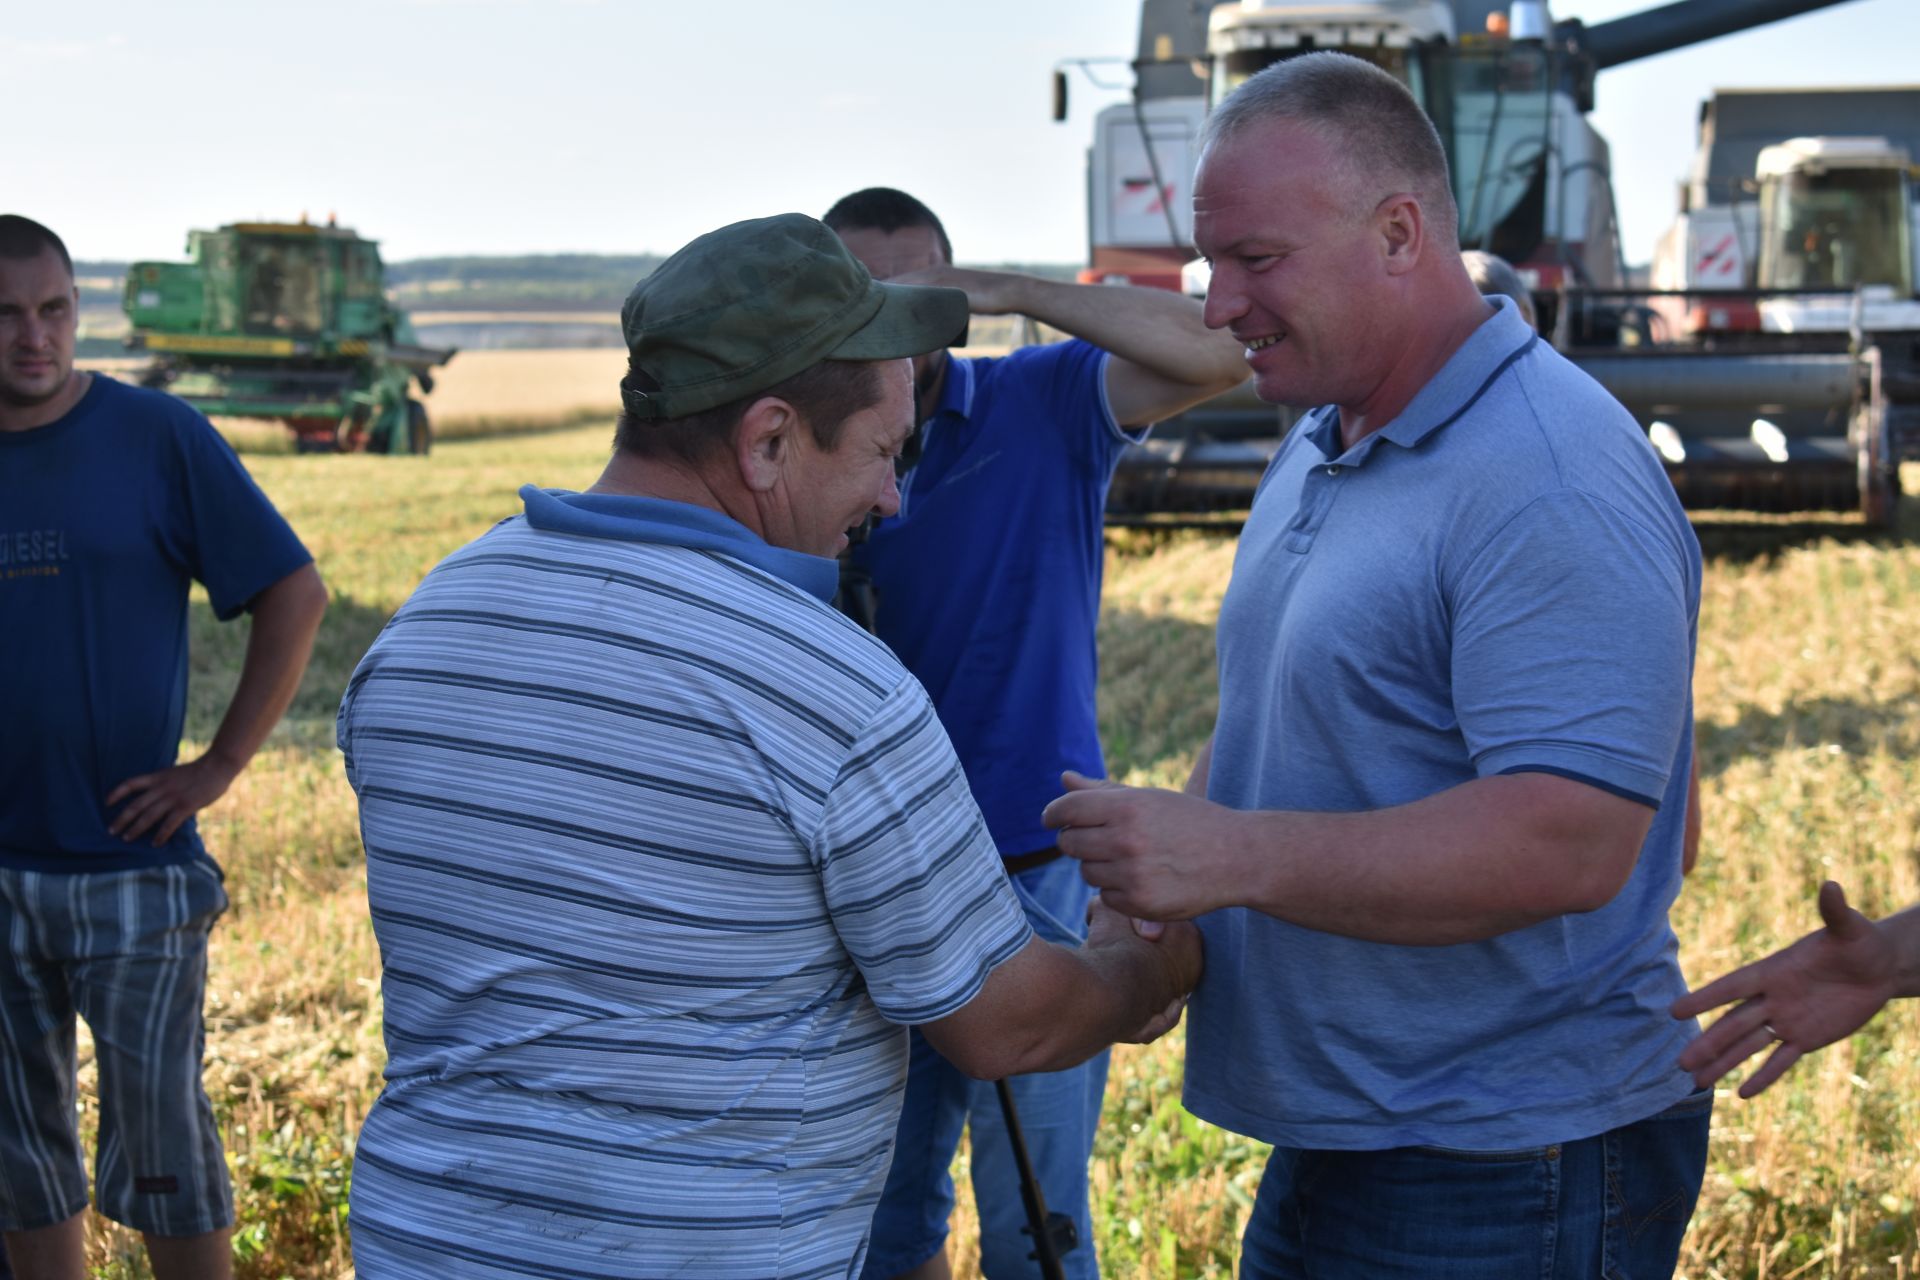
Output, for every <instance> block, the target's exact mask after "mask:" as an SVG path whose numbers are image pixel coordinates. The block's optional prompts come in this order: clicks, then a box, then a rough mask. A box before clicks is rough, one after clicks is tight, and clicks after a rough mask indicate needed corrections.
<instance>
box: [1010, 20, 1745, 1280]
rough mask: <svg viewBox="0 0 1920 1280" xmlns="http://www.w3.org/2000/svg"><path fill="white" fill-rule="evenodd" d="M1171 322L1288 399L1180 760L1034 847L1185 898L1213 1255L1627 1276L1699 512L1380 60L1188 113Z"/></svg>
mask: <svg viewBox="0 0 1920 1280" xmlns="http://www.w3.org/2000/svg"><path fill="white" fill-rule="evenodd" d="M1194 210H1195V232H1194V238H1195V242H1196V243H1197V244H1198V246H1199V247H1200V249H1201V251H1202V252H1203V253H1204V254H1206V255H1207V257H1208V259H1209V260H1210V261H1211V263H1212V266H1213V277H1212V284H1211V287H1210V289H1209V292H1208V296H1207V322H1208V323H1209V324H1211V325H1214V326H1216V327H1225V328H1228V329H1230V330H1231V331H1232V332H1233V333H1234V334H1235V336H1237V337H1239V338H1240V339H1241V340H1242V342H1243V343H1244V344H1245V346H1246V349H1247V355H1246V358H1247V362H1248V364H1249V365H1250V366H1251V367H1252V369H1253V375H1254V380H1255V385H1256V387H1257V388H1258V390H1259V392H1260V394H1261V395H1262V396H1263V397H1264V398H1266V399H1268V400H1273V401H1279V402H1283V403H1289V404H1294V405H1299V406H1308V405H1319V406H1323V407H1322V408H1320V409H1318V410H1316V411H1315V412H1313V413H1312V414H1310V415H1309V416H1308V417H1307V418H1306V419H1305V420H1304V421H1303V422H1302V423H1301V424H1300V426H1299V427H1298V428H1297V429H1296V430H1295V431H1294V433H1293V434H1292V435H1291V436H1290V437H1289V438H1288V440H1287V441H1286V443H1285V444H1284V446H1283V447H1282V449H1281V451H1280V453H1279V455H1278V456H1277V457H1276V458H1275V460H1274V463H1273V466H1272V468H1271V470H1270V471H1269V472H1268V474H1267V476H1266V477H1265V480H1264V481H1263V484H1262V486H1261V489H1260V492H1259V495H1258V496H1257V498H1256V499H1255V502H1254V507H1253V512H1252V515H1251V517H1250V519H1249V520H1248V523H1247V526H1246V531H1245V533H1244V534H1243V535H1242V538H1241V542H1240V547H1239V553H1238V557H1237V559H1236V561H1235V564H1234V573H1233V581H1232V584H1231V586H1230V588H1229V589H1228V592H1227V597H1226V601H1225V603H1224V604H1223V606H1222V608H1221V614H1220V624H1219V676H1220V712H1219V719H1218V721H1217V724H1216V726H1215V730H1214V734H1213V739H1212V741H1211V743H1210V744H1209V746H1208V747H1207V748H1206V749H1205V750H1203V752H1202V753H1201V756H1200V759H1199V762H1198V765H1197V767H1196V769H1195V771H1194V774H1193V777H1192V779H1191V781H1190V782H1189V784H1188V787H1187V793H1186V794H1181V793H1176V792H1165V791H1151V790H1141V789H1133V788H1123V787H1108V786H1105V785H1104V784H1101V783H1096V782H1092V781H1090V780H1087V779H1080V778H1075V777H1073V776H1072V775H1069V794H1068V795H1066V796H1063V797H1062V798H1060V799H1059V800H1057V801H1055V802H1054V803H1053V804H1052V805H1051V806H1050V807H1049V809H1048V815H1047V816H1048V821H1049V823H1050V824H1051V825H1053V826H1056V827H1063V828H1068V829H1067V830H1064V831H1063V832H1062V835H1061V841H1060V845H1061V848H1062V849H1063V850H1064V851H1065V852H1066V853H1068V854H1070V855H1071V856H1073V857H1075V858H1078V859H1081V861H1082V866H1083V870H1084V872H1085V874H1086V876H1087V879H1088V880H1089V881H1090V882H1092V883H1093V884H1094V885H1096V886H1098V887H1099V888H1100V889H1101V890H1102V893H1103V896H1104V897H1105V898H1106V900H1107V901H1108V902H1110V903H1112V904H1113V905H1114V906H1115V907H1117V908H1118V909H1120V910H1123V911H1127V912H1130V913H1132V914H1134V915H1136V916H1141V917H1147V918H1152V919H1157V920H1180V919H1186V918H1190V917H1196V916H1197V917H1201V918H1202V919H1201V926H1202V932H1203V934H1204V935H1205V937H1206V941H1207V950H1208V955H1209V957H1210V960H1211V964H1210V967H1209V976H1208V978H1207V979H1206V980H1205V981H1204V982H1202V984H1201V986H1200V988H1199V990H1198V991H1197V992H1196V993H1195V996H1194V1000H1193V1005H1192V1010H1193V1012H1192V1021H1191V1025H1190V1030H1189V1033H1188V1064H1187V1079H1186V1103H1187V1105H1188V1107H1189V1108H1191V1109H1192V1110H1193V1111H1194V1112H1195V1113H1196V1114H1198V1115H1200V1116H1202V1117H1204V1118H1206V1119H1209V1120H1212V1121H1215V1122H1217V1123H1219V1124H1222V1125H1225V1126H1227V1127H1229V1128H1233V1129H1236V1130H1239V1131H1241V1132H1244V1133H1247V1134H1251V1135H1253V1136H1255V1137H1258V1138H1262V1139H1265V1140H1266V1141H1269V1142H1271V1143H1273V1144H1274V1146H1275V1151H1274V1154H1273V1157H1272V1159H1271V1161H1270V1163H1269V1165H1268V1168H1267V1174H1266V1177H1265V1179H1264V1181H1263V1183H1262V1185H1261V1190H1260V1195H1259V1200H1258V1202H1257V1204H1256V1206H1255V1210H1254V1213H1253V1216H1252V1218H1251V1220H1250V1222H1249V1224H1248V1228H1247V1234H1246V1238H1245V1242H1244V1251H1243V1258H1242V1264H1241V1274H1242V1275H1244V1276H1289V1277H1294V1276H1311V1277H1314V1278H1315V1280H1327V1278H1329V1277H1338V1278H1342V1280H1344V1278H1346V1277H1380V1276H1407V1277H1415V1276H1417V1277H1421V1280H1433V1278H1434V1277H1454V1276H1459V1277H1473V1278H1474V1280H1488V1278H1489V1277H1508V1276H1512V1277H1520V1276H1528V1277H1538V1276H1542V1275H1553V1276H1582V1277H1587V1276H1592V1277H1598V1276H1602V1275H1607V1276H1615V1275H1620V1276H1632V1277H1635V1278H1636V1280H1639V1278H1641V1277H1648V1276H1664V1275H1667V1274H1669V1272H1670V1271H1671V1270H1672V1267H1673V1264H1674V1260H1675V1257H1676V1255H1677V1252H1678V1249H1679V1244H1680V1239H1681V1236H1682V1233H1683V1232H1684V1230H1685V1226H1686V1222H1687V1219H1688V1217H1689V1216H1690V1214H1691V1211H1692V1206H1693V1203H1694V1200H1695V1197H1696V1196H1697V1194H1698V1189H1699V1185H1700V1178H1701V1175H1702V1172H1703V1169H1704V1163H1705V1157H1706V1141H1707V1126H1708V1114H1709V1109H1710V1095H1708V1094H1706V1093H1696V1092H1695V1090H1694V1086H1693V1084H1692V1082H1691V1081H1690V1080H1689V1079H1688V1077H1687V1076H1686V1075H1685V1074H1684V1073H1682V1072H1681V1071H1679V1070H1678V1069H1677V1067H1676V1065H1675V1058H1676V1056H1677V1054H1678V1053H1679V1051H1680V1050H1681V1049H1682V1048H1683V1047H1684V1045H1685V1044H1686V1042H1687V1041H1688V1040H1689V1039H1690V1038H1691V1037H1692V1035H1694V1034H1695V1030H1694V1028H1693V1027H1692V1026H1691V1025H1682V1024H1677V1023H1675V1022H1674V1021H1673V1020H1671V1019H1670V1018H1668V1017H1667V1016H1666V1012H1665V1010H1666V1006H1667V1005H1668V1004H1669V1003H1670V1002H1671V1001H1672V1000H1673V999H1674V998H1675V997H1676V996H1677V995H1678V994H1679V993H1680V992H1681V991H1683V990H1684V982H1683V981H1682V979H1681V976H1680V972H1679V968H1678V965H1677V964H1676V961H1675V950H1676V948H1675V941H1674V937H1673V934H1672V931H1671V930H1670V928H1669V926H1668V924H1667V908H1668V905H1669V904H1670V903H1671V902H1672V900H1673V898H1674V896H1675V894H1676V893H1677V891H1678V889H1679V884H1680V874H1681V869H1680V863H1681V853H1680V850H1681V843H1680V842H1681V826H1682V821H1683V813H1684V810H1685V803H1684V801H1685V795H1686V785H1687V773H1688V757H1689V752H1690V745H1691V733H1690V725H1689V699H1688V685H1689V678H1690V674H1691V666H1692V651H1693V633H1694V623H1695V618H1696V614H1697V610H1698V602H1699V590H1700V558H1699V547H1698V543H1697V541H1696V540H1695V538H1694V537H1693V534H1692V531H1691V529H1690V528H1689V526H1688V524H1687V522H1686V519H1685V517H1684V515H1683V513H1682V512H1681V510H1680V509H1679V506H1678V504H1677V503H1676V501H1675V499H1674V495H1673V491H1672V489H1671V487H1670V486H1669V485H1668V484H1667V482H1666V480H1665V477H1664V476H1663V474H1662V472H1661V468H1660V465H1659V463H1658V461H1657V460H1656V459H1655V457H1654V455H1653V453H1652V451H1651V449H1650V448H1649V447H1648V445H1647V442H1646V440H1645V438H1644V436H1643V435H1642V434H1641V433H1640V432H1639V430H1638V429H1637V427H1636V426H1635V424H1634V421H1633V419H1632V418H1631V417H1630V416H1628V415H1627V413H1626V412H1625V411H1624V410H1622V409H1621V408H1620V407H1619V406H1618V405H1617V404H1616V403H1614V402H1613V401H1612V400H1611V399H1609V398H1608V396H1607V395H1606V393H1605V392H1604V391H1603V390H1602V389H1601V388H1600V387H1599V386H1597V385H1596V384H1594V383H1593V382H1592V381H1590V380H1589V379H1588V378H1586V377H1585V376H1584V375H1582V374H1581V373H1580V372H1579V371H1577V370H1576V369H1574V368H1573V367H1572V366H1571V365H1569V364H1568V363H1567V362H1566V361H1564V360H1562V359H1561V358H1560V357H1559V356H1558V355H1556V354H1555V353H1554V352H1553V351H1552V350H1551V349H1549V348H1548V347H1547V346H1546V345H1545V344H1544V343H1542V342H1541V341H1540V340H1539V339H1538V338H1537V337H1536V336H1535V335H1534V333H1533V331H1532V330H1531V329H1530V328H1529V327H1528V326H1527V325H1526V323H1525V322H1524V321H1523V320H1522V319H1521V317H1520V316H1519V315H1518V314H1517V313H1516V311H1515V310H1514V308H1513V306H1512V304H1511V302H1510V301H1508V300H1505V299H1500V300H1494V301H1492V302H1489V300H1487V299H1483V298H1482V297H1480V295H1479V294H1478V292H1477V291H1476V290H1475V288H1474V285H1473V283H1472V281H1471V280H1470V279H1469V278H1468V276H1467V273H1466V271H1465V270H1464V268H1463V267H1462V265H1461V261H1460V253H1459V250H1458V248H1457V235H1456V226H1455V218H1456V214H1455V210H1454V208H1453V204H1452V198H1451V194H1450V188H1449V184H1448V180H1447V172H1446V161H1445V157H1444V154H1443V152H1442V150H1441V147H1440V142H1439V139H1438V137H1437V136H1436V135H1435V133H1434V130H1433V127H1432V125H1431V124H1430V123H1428V121H1427V120H1426V117H1425V116H1424V115H1423V114H1422V113H1421V112H1420V110H1419V107H1418V106H1417V105H1416V103H1415V102H1414V100H1413V98H1412V97H1411V95H1409V94H1408V93H1407V92H1406V90H1405V89H1404V88H1403V87H1402V86H1401V85H1400V84H1399V83H1398V82H1397V81H1395V80H1394V79H1393V78H1392V77H1390V76H1388V75H1386V74H1385V73H1383V72H1380V71H1378V70H1377V69H1375V68H1373V67H1371V66H1370V65H1368V64H1365V63H1363V62H1360V61H1359V60H1357V59H1353V58H1349V57H1345V56H1343V55H1336V54H1311V55H1306V56H1302V57H1299V58H1295V59H1292V60H1289V61H1287V62H1284V63H1282V64H1280V65H1278V66H1276V67H1274V68H1272V69H1270V70H1269V71H1266V72H1263V73H1261V74H1260V75H1259V76H1256V77H1254V78H1253V79H1251V80H1249V81H1248V82H1247V83H1246V84H1245V85H1243V86H1242V87H1241V88H1240V89H1239V90H1238V91H1236V93H1235V94H1234V95H1233V96H1232V97H1231V98H1229V99H1228V100H1227V102H1226V103H1225V104H1223V105H1222V107H1221V108H1220V109H1219V110H1218V111H1217V112H1216V114H1215V116H1214V117H1213V119H1212V120H1211V122H1210V123H1209V125H1208V129H1207V133H1206V136H1205V138H1204V140H1203V150H1202V158H1201V161H1200V168H1199V174H1198V177H1197V179H1196V182H1195V190H1194Z"/></svg>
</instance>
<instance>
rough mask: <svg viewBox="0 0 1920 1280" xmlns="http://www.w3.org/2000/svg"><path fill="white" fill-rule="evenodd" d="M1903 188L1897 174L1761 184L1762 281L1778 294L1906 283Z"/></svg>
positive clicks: (1853, 173)
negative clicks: (1766, 234) (1765, 231)
mask: <svg viewBox="0 0 1920 1280" xmlns="http://www.w3.org/2000/svg"><path fill="white" fill-rule="evenodd" d="M1905 194H1906V193H1905V190H1904V187H1903V179H1902V175H1901V174H1900V172H1899V171H1898V170H1896V169H1853V170H1847V169H1835V170H1829V171H1828V172H1826V173H1818V174H1813V173H1795V174H1789V175H1786V176H1784V177H1781V178H1779V179H1777V180H1773V181H1770V182H1768V183H1767V186H1766V188H1765V192H1764V195H1763V202H1764V211H1763V216H1764V217H1765V225H1766V226H1767V227H1768V228H1770V229H1771V231H1772V235H1771V237H1770V242H1769V243H1768V245H1767V246H1766V249H1767V250H1768V252H1767V253H1766V255H1765V257H1766V260H1765V261H1763V262H1762V264H1761V282H1762V284H1763V285H1764V286H1765V287H1768V288H1777V289H1824V288H1834V289H1852V288H1854V287H1855V286H1857V285H1863V284H1885V285H1894V286H1896V287H1897V288H1899V289H1901V290H1902V291H1903V292H1904V291H1905V290H1906V289H1907V287H1908V284H1909V278H1910V277H1909V270H1910V268H1909V266H1908V256H1909V253H1910V249H1909V248H1908V241H1907V235H1906V214H1905Z"/></svg>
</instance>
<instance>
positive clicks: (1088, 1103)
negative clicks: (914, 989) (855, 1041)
mask: <svg viewBox="0 0 1920 1280" xmlns="http://www.w3.org/2000/svg"><path fill="white" fill-rule="evenodd" d="M1013 887H1014V892H1015V894H1017V895H1018V896H1019V898H1020V904H1021V906H1022V907H1024V908H1025V909H1026V913H1027V919H1028V920H1029V921H1031V922H1032V924H1033V927H1034V931H1035V932H1036V933H1038V934H1039V935H1040V936H1041V937H1043V938H1045V939H1047V940H1048V941H1050V942H1060V943H1065V944H1067V945H1069V946H1071V945H1076V944H1077V943H1078V942H1079V941H1080V940H1081V938H1083V937H1084V936H1085V934H1086V914H1087V903H1088V901H1089V900H1091V898H1092V897H1093V891H1092V889H1090V888H1089V887H1088V886H1087V884H1086V882H1085V881H1084V880H1082V879H1081V878H1080V864H1079V863H1077V862H1074V861H1073V860H1072V859H1071V858H1059V859H1056V860H1055V861H1053V862H1050V863H1048V864H1047V865H1045V866H1043V867H1036V868H1035V869H1034V870H1032V871H1027V872H1023V873H1021V874H1020V875H1017V876H1015V877H1013ZM1008 1083H1009V1084H1010V1085H1011V1086H1012V1089H1013V1099H1014V1105H1015V1107H1016V1108H1017V1110H1018V1111H1019V1117H1020V1131H1021V1133H1022V1134H1023V1135H1024V1136H1025V1138H1026V1142H1027V1156H1028V1158H1029V1159H1031V1160H1032V1161H1033V1166H1034V1176H1035V1177H1036V1178H1038V1180H1039V1182H1040V1189H1041V1191H1042V1192H1043V1193H1044V1194H1045V1196H1046V1198H1047V1208H1049V1209H1051V1210H1054V1211H1057V1212H1060V1213H1065V1214H1069V1215H1071V1216H1072V1218H1073V1220H1074V1226H1075V1228H1076V1229H1077V1230H1078V1232H1079V1236H1080V1247H1079V1248H1077V1249H1075V1250H1074V1251H1073V1252H1071V1253H1069V1254H1066V1255H1065V1256H1064V1257H1062V1258H1061V1265H1062V1267H1063V1268H1064V1269H1065V1271H1066V1274H1067V1275H1068V1276H1069V1277H1072V1278H1074V1280H1096V1277H1098V1275H1099V1274H1100V1268H1099V1262H1098V1259H1097V1258H1096V1256H1095V1253H1094V1245H1093V1220H1092V1216H1091V1214H1090V1213H1089V1212H1088V1209H1087V1159H1088V1157H1089V1156H1090V1155H1091V1154H1092V1152H1093V1135H1094V1130H1095V1128H1096V1127H1097V1126H1098V1125H1099V1123H1100V1105H1101V1102H1102V1101H1103V1099H1104V1098H1105V1095H1106V1088H1107V1055H1106V1054H1105V1053H1102V1054H1100V1055H1099V1056H1098V1057H1096V1058H1094V1059H1092V1060H1091V1061H1088V1062H1084V1063H1082V1064H1080V1065H1079V1066H1077V1067H1073V1068H1070V1069H1069V1070H1066V1071H1053V1072H1048V1073H1047V1074H1045V1075H1031V1076H1014V1077H1013V1078H1012V1079H1011V1080H1009V1081H1008ZM962 1127H967V1128H970V1130H971V1132H972V1135H973V1144H972V1157H971V1165H972V1169H973V1198H974V1202H975V1203H976V1204H977V1205H978V1206H979V1209H980V1270H981V1273H982V1274H983V1275H985V1276H987V1277H988V1278H989V1280H1011V1278H1013V1277H1027V1276H1031V1277H1036V1278H1037V1277H1038V1276H1039V1274H1040V1270H1039V1268H1038V1266H1036V1265H1035V1264H1034V1263H1033V1262H1032V1261H1031V1260H1029V1259H1028V1257H1027V1254H1028V1253H1030V1252H1031V1251H1032V1250H1033V1237H1032V1236H1030V1235H1027V1234H1024V1233H1023V1231H1022V1228H1023V1227H1025V1226H1026V1225H1027V1215H1026V1210H1025V1209H1024V1208H1023V1207H1022V1205H1021V1201H1020V1178H1019V1174H1018V1172H1017V1170H1016V1169H1015V1166H1014V1162H1013V1148H1012V1147H1011V1145H1009V1140H1008V1137H1007V1131H1006V1125H1005V1123H1004V1121H1003V1120H1002V1119H1001V1115H1000V1103H999V1100H998V1098H997V1096H996V1095H995V1091H994V1087H993V1085H992V1084H991V1083H990V1082H985V1081H979V1080H972V1079H969V1078H968V1077H967V1076H965V1075H963V1074H962V1073H961V1072H960V1071H959V1069H957V1068H956V1067H954V1066H953V1065H952V1064H951V1063H949V1062H948V1061H947V1060H946V1059H945V1058H943V1057H941V1056H940V1054H939V1053H938V1052H937V1051H935V1049H934V1048H933V1046H932V1045H930V1044H928V1043H927V1042H926V1040H925V1038H924V1037H922V1036H921V1034H920V1033H919V1032H918V1031H915V1032H914V1033H913V1049H912V1057H911V1058H910V1059H909V1062H908V1067H907V1096H906V1100H905V1102H904V1103H903V1104H902V1106H901V1109H900V1125H899V1129H898V1130H897V1132H896V1133H895V1135H894V1147H893V1166H892V1168H890V1169H889V1170H888V1171H887V1185H886V1188H885V1190H883V1191H882V1192H881V1193H880V1204H879V1206H878V1208H876V1209H875V1210H874V1215H873V1235H872V1237H871V1239H870V1241H869V1243H868V1247H867V1261H866V1266H865V1268H864V1269H863V1270H862V1271H861V1273H860V1274H861V1276H862V1277H863V1280H887V1277H890V1276H896V1275H899V1274H900V1273H901V1272H903V1271H909V1270H912V1269H913V1268H914V1267H917V1266H919V1265H920V1264H921V1263H923V1262H925V1261H926V1260H927V1259H928V1258H931V1257H933V1255H934V1254H936V1253H938V1252H940V1250H941V1249H942V1248H943V1247H944V1246H945V1245H946V1241H947V1217H948V1215H949V1214H950V1213H951V1212H952V1211H953V1179H952V1178H951V1177H950V1176H949V1174H948V1172H947V1169H948V1166H950V1165H951V1164H952V1163H953V1153H954V1151H955V1150H956V1149H957V1148H958V1146H959V1145H960V1130H961V1129H962Z"/></svg>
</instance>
